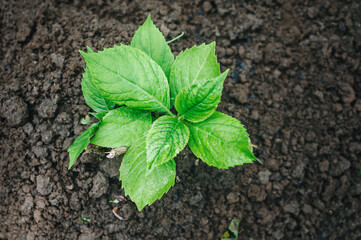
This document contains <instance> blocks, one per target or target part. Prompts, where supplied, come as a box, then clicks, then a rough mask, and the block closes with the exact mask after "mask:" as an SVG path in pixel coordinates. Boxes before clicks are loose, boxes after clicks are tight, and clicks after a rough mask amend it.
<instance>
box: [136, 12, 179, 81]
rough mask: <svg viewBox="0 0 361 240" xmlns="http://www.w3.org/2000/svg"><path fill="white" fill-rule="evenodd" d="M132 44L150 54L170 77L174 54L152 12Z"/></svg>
mask: <svg viewBox="0 0 361 240" xmlns="http://www.w3.org/2000/svg"><path fill="white" fill-rule="evenodd" d="M131 46H132V47H135V48H138V49H140V50H142V51H143V52H145V53H146V54H148V55H149V56H150V57H151V58H152V59H153V60H154V61H155V62H156V63H158V65H159V66H160V67H161V68H162V69H163V71H164V73H165V75H166V76H167V78H169V74H170V68H171V67H172V64H173V62H174V56H173V53H172V51H171V49H170V47H169V46H168V44H167V42H166V40H165V38H164V36H163V34H162V33H161V32H160V31H159V29H158V28H157V27H156V26H155V25H154V23H153V21H152V19H151V18H150V14H149V15H148V17H147V20H145V22H144V23H143V25H142V26H140V27H139V28H138V30H137V31H136V32H135V34H134V36H133V39H132V42H131Z"/></svg>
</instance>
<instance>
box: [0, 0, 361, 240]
mask: <svg viewBox="0 0 361 240" xmlns="http://www.w3.org/2000/svg"><path fill="white" fill-rule="evenodd" d="M62 2H63V3H61V4H60V3H55V2H52V1H46V2H40V1H14V2H7V1H1V2H0V19H1V24H0V36H1V37H0V82H1V85H0V96H1V98H0V121H1V126H0V157H1V160H0V187H1V188H0V239H27V240H31V239H87V240H88V239H178V240H180V239H219V238H220V236H221V235H222V234H223V232H224V231H225V230H226V229H227V226H228V224H229V223H230V222H231V220H232V219H233V218H238V219H240V220H241V222H240V239H250V238H251V237H253V238H254V239H361V174H360V169H361V80H360V78H361V66H360V65H361V64H360V59H361V3H360V1H358V0H354V1H336V0H333V1H319V0H316V1H296V0H294V1H286V0H273V1H272V0H263V1H261V0H257V1H233V2H231V1H221V0H214V1H209V2H201V1H195V2H194V1H189V2H186V1H180V0H179V1H147V2H144V1H131V2H127V1H120V2H117V1H111V0H107V1H104V2H103V1H100V0H90V1H79V0H74V1H62ZM148 13H151V14H152V17H153V19H154V21H155V23H156V24H157V25H158V26H160V28H161V30H162V31H163V32H164V34H165V35H166V38H167V39H172V38H173V37H175V36H177V35H178V34H180V33H181V32H185V36H184V37H183V38H181V39H180V40H178V41H176V42H175V43H172V45H171V47H172V49H173V51H174V52H175V53H176V54H178V53H179V52H180V51H181V50H182V49H184V48H187V47H191V46H193V45H194V44H201V43H202V42H207V43H209V42H211V41H214V40H215V41H217V49H216V51H217V54H218V57H219V61H220V62H221V66H222V70H225V69H226V68H231V74H230V75H229V77H228V78H227V80H226V83H225V88H224V95H223V99H222V103H221V104H220V106H219V111H222V112H225V113H227V114H230V115H232V116H234V117H236V118H238V119H239V120H241V121H242V122H243V124H244V125H245V126H246V127H247V129H248V131H249V133H250V135H251V138H252V142H253V143H254V144H256V145H258V146H259V148H258V149H256V150H255V154H256V155H257V157H258V158H259V159H260V160H261V161H263V162H264V164H263V165H261V164H257V163H256V164H250V165H245V166H240V167H236V168H233V169H229V170H218V169H216V168H213V167H208V166H207V165H206V164H204V163H202V162H201V161H198V160H197V159H196V158H195V157H194V155H193V154H192V153H191V152H190V151H189V150H188V149H186V150H185V151H183V152H182V153H181V154H180V156H179V157H177V159H176V162H177V171H178V172H177V182H176V184H175V186H174V187H173V188H172V189H171V190H170V191H169V193H168V194H166V195H165V196H164V197H163V198H162V199H161V200H158V201H156V202H155V203H154V204H153V205H152V206H151V207H146V208H145V209H144V210H143V211H142V212H138V211H137V210H136V207H135V205H134V203H132V202H129V201H128V202H127V203H121V204H119V206H120V207H121V209H122V210H121V214H123V217H127V218H128V220H127V221H120V220H118V219H117V218H116V217H115V216H114V215H113V213H112V209H113V207H115V206H117V205H115V204H110V203H108V201H109V200H111V199H114V198H115V197H116V196H117V195H119V194H121V195H124V192H122V193H121V183H120V182H118V180H117V178H118V176H117V174H118V172H117V169H118V167H119V165H120V159H117V160H115V161H113V162H110V161H109V160H105V159H104V158H102V161H99V160H97V159H98V156H97V155H95V154H86V155H83V156H82V157H81V158H80V160H78V162H77V163H76V164H75V166H74V167H73V168H72V170H70V171H68V170H67V166H68V161H69V159H68V154H67V151H66V150H67V148H68V147H69V146H70V144H71V143H72V141H73V140H74V139H75V137H77V136H78V135H79V134H80V133H81V132H82V131H83V130H84V129H86V126H83V125H81V124H80V119H81V118H82V117H84V116H85V115H86V114H87V113H88V111H89V110H90V109H89V108H88V107H87V106H86V104H85V101H84V99H83V97H82V93H81V88H80V80H81V75H82V72H83V67H84V65H85V63H84V61H83V59H82V57H81V56H80V54H79V53H78V50H79V49H82V50H85V47H86V46H87V45H88V46H90V47H92V48H93V49H97V50H100V49H102V48H104V47H110V46H112V45H113V44H119V43H129V41H130V39H131V37H132V35H133V33H134V31H135V30H136V29H137V27H138V26H139V25H140V24H141V23H142V22H143V21H144V20H145V18H146V16H147V14H148ZM82 213H83V214H84V216H85V217H87V218H89V219H91V222H86V223H84V224H82V222H81V219H80V216H81V215H82Z"/></svg>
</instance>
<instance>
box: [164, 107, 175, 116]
mask: <svg viewBox="0 0 361 240" xmlns="http://www.w3.org/2000/svg"><path fill="white" fill-rule="evenodd" d="M164 109H165V110H166V112H167V113H168V114H169V115H170V116H172V117H177V116H176V115H174V114H173V113H172V112H171V111H170V110H169V109H168V108H164Z"/></svg>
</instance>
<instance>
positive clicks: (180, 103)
mask: <svg viewBox="0 0 361 240" xmlns="http://www.w3.org/2000/svg"><path fill="white" fill-rule="evenodd" d="M228 71H229V69H227V70H226V71H225V72H224V73H222V74H221V75H219V76H218V77H216V78H213V79H210V80H207V79H203V80H200V81H199V80H197V81H194V82H193V84H192V85H190V86H188V87H186V88H183V89H182V91H180V92H179V94H178V96H177V98H176V100H175V108H176V109H177V112H178V114H179V116H180V118H183V117H184V118H185V119H187V120H188V121H191V122H201V121H203V120H205V119H207V118H208V117H209V116H211V115H212V114H213V113H214V111H215V110H216V108H217V106H218V104H219V103H220V102H221V96H222V90H223V82H224V79H225V78H226V76H227V74H228Z"/></svg>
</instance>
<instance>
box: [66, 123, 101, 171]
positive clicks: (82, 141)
mask: <svg viewBox="0 0 361 240" xmlns="http://www.w3.org/2000/svg"><path fill="white" fill-rule="evenodd" d="M98 125H99V123H93V124H92V125H90V127H88V129H87V130H85V131H84V132H83V133H82V134H80V136H79V137H77V138H76V139H75V141H74V142H73V144H72V145H71V146H70V147H69V148H68V152H69V159H70V162H69V167H68V169H70V168H71V167H72V166H73V164H74V163H75V160H76V159H77V158H78V157H79V155H80V154H81V153H82V152H83V151H84V149H85V148H86V147H87V146H88V145H89V143H90V138H91V137H92V136H93V135H94V133H95V132H96V131H97V129H98Z"/></svg>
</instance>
